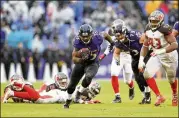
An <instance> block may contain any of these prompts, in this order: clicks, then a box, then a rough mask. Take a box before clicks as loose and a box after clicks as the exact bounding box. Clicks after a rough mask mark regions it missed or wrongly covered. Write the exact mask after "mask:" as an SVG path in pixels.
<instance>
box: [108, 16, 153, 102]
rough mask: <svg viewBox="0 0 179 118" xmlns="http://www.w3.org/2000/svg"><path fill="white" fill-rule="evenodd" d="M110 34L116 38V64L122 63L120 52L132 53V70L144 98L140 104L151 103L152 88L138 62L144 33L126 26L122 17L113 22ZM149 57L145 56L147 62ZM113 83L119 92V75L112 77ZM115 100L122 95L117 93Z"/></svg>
mask: <svg viewBox="0 0 179 118" xmlns="http://www.w3.org/2000/svg"><path fill="white" fill-rule="evenodd" d="M110 34H111V35H112V36H115V38H116V40H115V49H114V53H113V58H114V60H113V61H115V63H116V65H119V64H122V61H120V54H121V53H122V52H129V53H130V55H131V57H132V70H133V73H134V77H135V80H136V82H137V84H138V87H139V89H140V91H141V92H142V94H143V99H142V101H141V102H139V104H150V103H151V95H150V88H149V87H148V85H147V83H146V81H145V79H144V77H143V73H141V72H139V70H138V63H139V56H140V54H139V52H140V50H141V47H142V43H143V40H142V39H143V38H142V33H141V32H138V31H134V30H128V29H127V28H126V25H125V23H124V21H122V20H121V19H117V20H115V21H114V22H113V23H112V28H111V30H110ZM149 58H150V56H147V57H146V58H145V62H147V60H148V59H149ZM129 67H130V66H129ZM128 69H130V68H128ZM115 71H118V70H115ZM131 75H132V74H131V73H130V74H128V79H129V80H128V85H129V87H130V89H129V96H130V97H131V99H132V98H133V97H134V85H133V81H132V78H131ZM116 76H117V75H116ZM126 79H127V78H126ZM112 85H113V88H114V91H115V92H118V90H119V86H118V77H115V78H113V77H112ZM116 99H117V100H116ZM114 100H115V101H121V97H120V95H118V94H117V95H116V96H115V99H114Z"/></svg>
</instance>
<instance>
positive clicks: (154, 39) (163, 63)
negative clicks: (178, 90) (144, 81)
mask: <svg viewBox="0 0 179 118" xmlns="http://www.w3.org/2000/svg"><path fill="white" fill-rule="evenodd" d="M171 32H172V28H171V27H170V26H169V25H167V24H163V25H162V26H161V27H160V28H158V30H156V31H152V30H151V29H150V27H149V26H148V25H147V27H146V31H145V34H146V37H147V38H148V43H145V44H144V45H146V46H151V47H152V49H153V50H158V49H163V48H166V47H168V46H169V45H170V44H169V43H168V42H167V41H166V39H165V37H164V36H165V35H169V34H170V33H171ZM177 66H178V53H177V50H174V51H172V52H170V53H163V54H160V55H156V56H152V57H150V59H149V61H148V62H147V64H146V68H145V71H144V77H145V78H151V77H153V76H154V75H155V73H156V72H157V71H158V70H159V69H160V68H163V69H164V70H165V72H166V77H167V79H168V80H169V82H170V83H173V82H174V80H175V78H176V70H177Z"/></svg>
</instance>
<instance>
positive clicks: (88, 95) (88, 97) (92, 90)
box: [73, 81, 101, 104]
mask: <svg viewBox="0 0 179 118" xmlns="http://www.w3.org/2000/svg"><path fill="white" fill-rule="evenodd" d="M80 86H81V85H78V86H77V87H76V89H75V91H74V99H73V101H74V103H81V104H95V103H101V102H100V101H99V100H93V98H95V97H96V96H97V95H99V93H100V91H101V86H100V84H99V83H98V82H96V81H93V82H91V84H90V85H89V86H88V87H87V88H85V89H84V91H83V92H82V93H81V96H80V99H77V98H75V97H77V96H76V93H77V92H78V91H79V89H80Z"/></svg>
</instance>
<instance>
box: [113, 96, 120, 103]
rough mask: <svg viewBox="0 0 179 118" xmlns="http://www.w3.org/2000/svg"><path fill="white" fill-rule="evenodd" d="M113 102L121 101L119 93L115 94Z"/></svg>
mask: <svg viewBox="0 0 179 118" xmlns="http://www.w3.org/2000/svg"><path fill="white" fill-rule="evenodd" d="M112 102H113V103H121V102H122V101H121V97H120V96H119V95H116V96H115V99H114V100H113V101H112Z"/></svg>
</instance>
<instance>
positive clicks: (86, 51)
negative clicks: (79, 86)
mask: <svg viewBox="0 0 179 118" xmlns="http://www.w3.org/2000/svg"><path fill="white" fill-rule="evenodd" d="M89 54H90V50H89V49H88V48H82V49H80V50H79V51H78V52H77V57H79V58H82V57H83V56H86V55H89Z"/></svg>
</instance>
